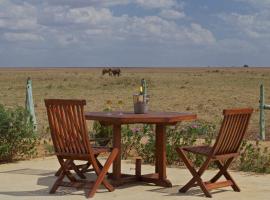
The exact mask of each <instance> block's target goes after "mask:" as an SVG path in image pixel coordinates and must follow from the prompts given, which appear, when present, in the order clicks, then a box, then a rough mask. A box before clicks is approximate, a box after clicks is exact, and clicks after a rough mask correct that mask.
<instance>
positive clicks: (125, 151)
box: [122, 121, 215, 164]
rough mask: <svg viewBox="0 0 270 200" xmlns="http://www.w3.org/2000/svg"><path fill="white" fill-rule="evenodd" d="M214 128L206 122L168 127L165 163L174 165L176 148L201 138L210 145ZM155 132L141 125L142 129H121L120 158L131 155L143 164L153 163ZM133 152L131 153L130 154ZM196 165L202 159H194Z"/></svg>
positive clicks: (191, 143)
mask: <svg viewBox="0 0 270 200" xmlns="http://www.w3.org/2000/svg"><path fill="white" fill-rule="evenodd" d="M214 131H215V126H214V125H212V124H209V123H206V122H201V121H198V122H195V123H193V124H189V125H187V124H178V125H177V126H169V127H167V130H166V136H167V141H166V155H167V163H168V164H175V163H177V162H178V161H179V157H178V155H177V153H176V151H175V148H176V147H177V146H188V145H194V144H195V142H196V141H197V140H198V139H199V138H201V139H202V140H203V143H204V144H210V143H211V141H212V139H213V137H214V135H215V134H214ZM155 143H156V141H155V131H154V128H153V126H152V125H143V126H142V128H138V127H137V128H132V129H131V128H130V126H126V127H124V128H123V129H122V146H123V148H122V157H123V158H127V157H128V156H130V154H131V153H133V154H137V155H139V156H141V157H142V159H143V161H144V162H145V163H152V164H153V163H154V161H155ZM132 150H133V152H132ZM194 159H195V160H196V162H195V163H196V164H200V163H201V162H202V157H199V156H198V157H195V158H194Z"/></svg>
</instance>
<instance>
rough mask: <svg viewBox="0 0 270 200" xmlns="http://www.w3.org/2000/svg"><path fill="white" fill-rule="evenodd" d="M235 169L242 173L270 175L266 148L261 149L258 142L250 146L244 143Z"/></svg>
mask: <svg viewBox="0 0 270 200" xmlns="http://www.w3.org/2000/svg"><path fill="white" fill-rule="evenodd" d="M237 168H238V169H239V170H242V171H249V172H258V173H270V153H269V151H268V148H267V147H265V148H263V149H262V148H261V145H260V143H259V142H256V143H255V144H252V143H248V142H247V141H244V142H243V143H242V146H241V151H240V157H239V159H238V163H237Z"/></svg>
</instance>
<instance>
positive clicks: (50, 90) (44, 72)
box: [0, 67, 270, 139]
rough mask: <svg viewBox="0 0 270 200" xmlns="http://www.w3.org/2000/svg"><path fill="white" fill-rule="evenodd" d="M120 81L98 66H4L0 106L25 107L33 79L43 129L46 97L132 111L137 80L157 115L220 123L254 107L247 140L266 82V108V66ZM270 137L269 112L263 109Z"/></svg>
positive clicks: (269, 85) (127, 74) (269, 91)
mask: <svg viewBox="0 0 270 200" xmlns="http://www.w3.org/2000/svg"><path fill="white" fill-rule="evenodd" d="M121 70H122V75H121V76H120V77H109V76H108V75H106V76H102V73H101V71H102V68H42V69H41V68H16V69H15V68H12V69H11V68H2V69H0V87H1V93H0V103H1V104H4V105H6V106H15V105H21V106H23V105H24V101H25V85H26V79H27V77H31V78H32V80H33V96H34V102H35V109H36V114H37V119H38V123H39V128H40V129H41V127H46V126H47V119H46V111H45V107H44V103H43V100H44V98H72V99H73V98H77V99H80V98H82V99H86V100H87V104H88V105H87V108H86V110H89V111H101V110H103V109H104V108H105V106H106V101H107V100H111V101H112V103H113V108H114V109H115V110H117V109H119V106H118V103H117V102H118V101H119V100H122V101H123V102H124V105H123V106H122V107H123V109H124V110H132V109H133V107H132V106H133V104H132V94H134V93H137V92H138V90H139V84H140V80H141V78H145V79H146V80H147V82H148V84H149V89H148V91H149V94H150V96H151V99H150V108H151V110H155V111H188V112H193V113H196V114H198V118H199V119H203V120H206V121H210V122H213V123H217V124H218V123H219V122H220V120H221V112H222V109H224V108H233V107H253V108H255V110H256V111H255V113H254V114H253V117H252V122H251V125H250V128H249V134H248V137H249V138H253V139H255V138H256V137H257V136H258V130H259V126H258V123H259V122H258V119H259V112H258V101H259V85H260V83H264V85H265V89H266V103H269V104H270V68H210V67H208V68H122V69H121ZM266 118H267V122H266V125H267V134H268V139H269V138H270V137H269V135H270V111H266Z"/></svg>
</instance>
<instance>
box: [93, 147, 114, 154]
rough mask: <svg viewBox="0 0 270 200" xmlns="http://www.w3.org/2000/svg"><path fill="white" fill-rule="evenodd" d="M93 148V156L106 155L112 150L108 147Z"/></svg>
mask: <svg viewBox="0 0 270 200" xmlns="http://www.w3.org/2000/svg"><path fill="white" fill-rule="evenodd" d="M92 148H93V153H94V155H97V154H100V153H107V152H111V151H112V148H109V147H98V146H94V147H92Z"/></svg>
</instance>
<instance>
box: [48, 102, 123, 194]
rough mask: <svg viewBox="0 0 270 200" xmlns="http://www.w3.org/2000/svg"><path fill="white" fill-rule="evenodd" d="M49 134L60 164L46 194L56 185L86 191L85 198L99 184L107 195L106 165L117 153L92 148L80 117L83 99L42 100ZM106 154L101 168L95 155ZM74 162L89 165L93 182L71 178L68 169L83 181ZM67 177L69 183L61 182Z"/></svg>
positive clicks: (111, 150)
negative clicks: (94, 176) (58, 170)
mask: <svg viewBox="0 0 270 200" xmlns="http://www.w3.org/2000/svg"><path fill="white" fill-rule="evenodd" d="M45 105H46V109H47V114H48V120H49V125H50V131H51V136H52V141H53V145H54V150H55V154H56V156H57V158H58V161H59V163H60V165H61V170H60V174H59V176H58V177H57V180H56V181H55V183H54V185H53V186H52V188H51V190H50V193H55V192H56V190H57V188H58V187H59V186H66V187H76V188H80V187H83V188H86V189H89V192H88V194H87V197H93V196H94V194H95V193H96V191H97V189H98V187H99V185H100V184H103V185H104V186H105V187H106V188H107V189H108V190H109V191H110V192H111V191H113V190H114V187H113V186H112V185H111V184H110V183H109V182H108V181H107V180H106V179H105V175H106V173H107V172H108V170H109V167H110V165H111V164H112V162H113V161H114V159H115V158H116V156H117V154H118V149H116V148H113V149H109V148H93V147H92V146H91V144H90V140H89V136H88V133H87V127H86V121H85V116H84V106H85V105H86V102H85V100H62V99H45ZM102 152H107V153H110V154H109V156H108V159H107V161H106V162H105V164H104V166H100V165H99V164H98V163H97V160H96V155H98V154H100V153H102ZM75 160H83V161H87V162H88V163H89V164H91V165H92V166H93V169H94V171H95V173H96V175H97V178H96V180H95V181H92V182H90V181H86V180H79V179H77V178H75V176H73V175H72V173H71V172H70V170H72V169H73V170H75V171H76V172H77V174H79V175H80V176H82V178H85V177H84V175H83V173H82V172H81V171H79V169H78V166H76V165H75V164H74V161H75ZM65 177H67V179H68V180H69V182H66V181H63V179H64V178H65Z"/></svg>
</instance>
